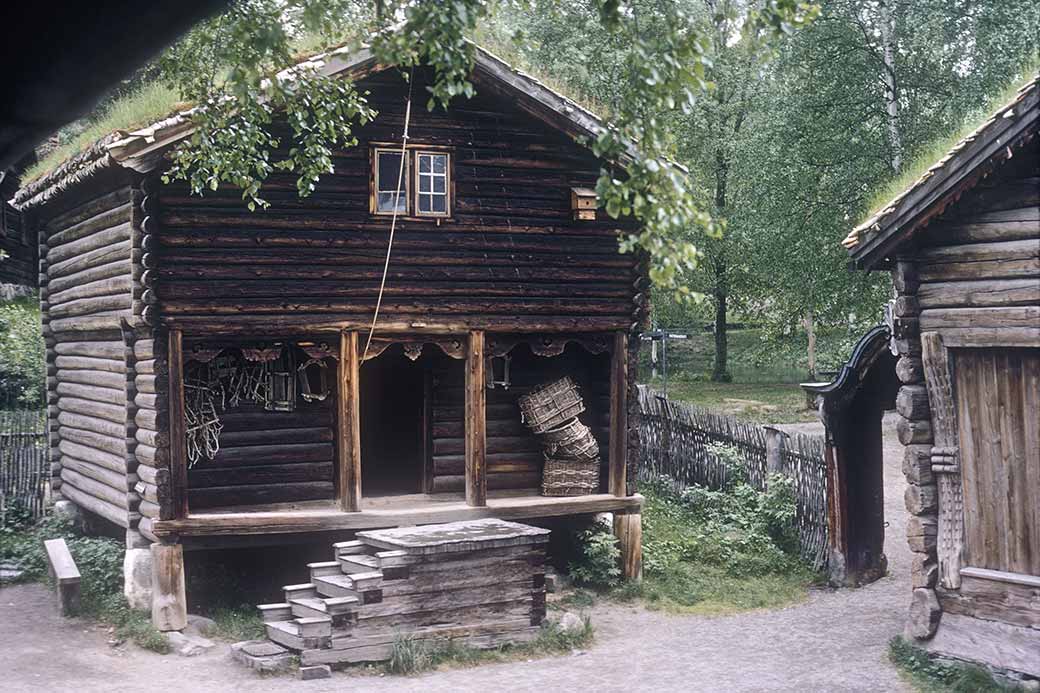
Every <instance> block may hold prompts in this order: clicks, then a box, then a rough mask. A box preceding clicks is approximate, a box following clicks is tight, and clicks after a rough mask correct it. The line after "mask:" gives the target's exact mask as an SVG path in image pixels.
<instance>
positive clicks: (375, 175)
mask: <svg viewBox="0 0 1040 693" xmlns="http://www.w3.org/2000/svg"><path fill="white" fill-rule="evenodd" d="M380 154H397V155H400V154H401V148H400V147H397V148H396V149H395V148H394V147H392V146H380V145H376V146H373V147H372V149H371V155H370V156H371V166H370V170H371V171H372V175H371V176H370V178H369V195H368V198H369V211H370V212H371V213H372V214H374V215H377V216H381V217H389V216H393V214H394V210H392V209H391V210H387V211H382V210H380V209H379V193H380V190H379V155H380ZM410 154H411V152H410V151H406V152H405V156H404V175H403V176H402V177H401V185H402V186H403V190H401V196H402V197H403V198H404V209H403V210H398V212H397V215H398V216H408V213H409V211H410V210H409V205H410V204H411V201H410V197H411V196H410V195H409V180H410V177H411V172H410V166H411V156H410ZM386 192H393V191H386Z"/></svg>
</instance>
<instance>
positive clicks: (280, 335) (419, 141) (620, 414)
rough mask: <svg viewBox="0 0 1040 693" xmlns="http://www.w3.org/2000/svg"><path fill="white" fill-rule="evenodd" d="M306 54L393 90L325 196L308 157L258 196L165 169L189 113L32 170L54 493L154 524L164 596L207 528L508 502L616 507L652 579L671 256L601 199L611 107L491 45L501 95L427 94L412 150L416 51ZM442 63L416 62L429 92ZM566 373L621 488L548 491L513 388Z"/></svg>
mask: <svg viewBox="0 0 1040 693" xmlns="http://www.w3.org/2000/svg"><path fill="white" fill-rule="evenodd" d="M310 63H311V65H312V66H314V67H315V68H316V69H318V70H320V71H321V72H322V73H323V74H325V75H328V76H334V77H342V78H344V79H352V80H354V81H355V83H356V85H357V88H358V90H359V92H361V93H365V92H368V94H369V95H368V100H369V103H370V105H372V106H373V107H374V108H375V109H377V110H378V116H377V117H376V118H375V120H374V121H372V122H370V123H368V124H365V125H364V126H362V127H358V128H357V129H356V130H355V133H356V135H357V137H358V144H357V146H355V147H351V148H349V149H344V150H342V151H337V152H335V156H334V165H335V170H334V172H332V173H330V174H328V175H325V176H323V177H322V179H321V182H320V183H319V184H318V186H317V188H316V190H314V192H313V194H311V195H310V196H309V197H305V198H301V197H299V196H298V194H297V192H296V182H295V178H293V177H292V176H289V175H286V174H275V175H273V176H272V177H271V178H270V179H269V180H268V181H267V182H266V184H265V186H264V189H263V195H264V197H265V198H266V199H267V200H269V201H270V203H271V205H270V208H268V209H265V210H259V211H256V212H250V211H248V210H247V209H246V207H245V205H244V203H243V201H242V199H241V194H240V191H238V190H230V189H223V188H222V189H220V190H218V191H215V192H212V193H207V194H206V195H205V196H202V197H199V196H194V195H192V194H190V191H189V189H188V188H187V187H186V185H185V184H183V183H178V182H173V183H170V184H164V183H163V182H162V174H163V171H164V170H165V167H166V166H167V165H168V158H167V157H166V154H167V153H168V152H170V150H171V149H172V148H173V147H175V146H176V145H177V143H178V142H181V141H182V140H183V139H184V138H186V137H188V136H190V134H191V132H192V125H191V119H190V114H187V113H181V114H176V115H174V116H172V117H170V118H168V119H166V120H163V121H160V122H158V123H156V124H154V125H153V126H151V127H149V128H145V129H142V130H139V131H134V132H118V133H114V134H112V135H110V136H108V137H106V138H104V139H102V140H100V141H98V142H97V143H95V144H94V145H93V146H91V147H90V148H89V149H87V150H86V151H83V152H82V153H80V154H78V155H77V156H75V157H73V158H71V159H69V160H68V161H66V162H65V163H63V164H61V165H60V166H58V167H57V168H56V169H54V170H53V171H52V172H50V173H48V174H47V175H45V176H44V177H42V178H40V179H38V180H36V181H33V182H32V183H30V184H28V185H26V186H25V187H23V188H22V189H21V190H20V191H19V192H18V193H17V195H16V196H15V203H16V204H17V205H18V206H19V208H20V209H21V211H22V213H23V214H25V215H26V218H27V220H28V221H29V223H30V224H32V225H33V227H34V228H36V229H38V230H39V252H40V280H41V287H40V299H41V304H42V307H43V314H44V318H43V321H44V333H45V340H46V347H47V348H46V355H47V369H48V370H47V373H48V421H49V432H50V437H49V447H50V454H51V461H52V462H51V464H52V476H53V488H54V491H55V493H56V495H57V496H59V497H61V498H63V499H65V500H67V501H70V502H71V503H73V504H75V505H77V506H79V507H80V508H81V509H82V510H83V511H85V512H87V513H90V514H91V515H92V516H96V517H100V518H103V519H104V520H105V521H107V522H108V523H110V524H111V525H115V526H118V527H119V528H122V530H125V532H126V536H127V544H128V547H135V548H145V547H148V548H150V550H151V553H152V555H153V556H155V557H156V560H159V561H161V562H163V568H162V571H158V570H157V571H156V572H155V575H156V576H157V578H156V585H155V588H156V594H155V596H154V600H155V601H156V602H158V601H159V600H165V601H163V604H167V603H168V602H169V601H170V600H173V601H174V602H177V601H178V600H180V601H181V602H182V601H183V595H180V596H178V592H179V591H182V590H183V586H181V587H179V588H178V587H177V585H178V584H180V585H183V579H182V578H181V579H180V580H179V579H178V578H177V575H178V574H179V573H180V572H181V571H182V570H183V568H182V566H181V562H182V560H183V559H182V555H183V550H185V549H188V550H190V549H192V548H193V547H195V546H218V545H220V542H221V541H222V540H228V541H229V542H230V541H232V540H234V541H235V542H237V543H236V545H242V543H243V542H244V543H245V544H246V545H249V542H250V541H256V542H260V541H264V542H266V543H270V542H271V540H272V539H281V540H283V541H285V542H292V541H298V540H299V539H300V537H306V536H318V535H321V534H322V533H325V534H330V533H340V534H343V533H346V534H347V535H350V534H351V533H353V532H356V531H358V530H366V529H372V528H386V527H395V526H408V525H420V524H428V523H440V522H449V521H464V520H472V519H476V518H485V517H492V518H499V519H506V520H511V519H539V518H552V517H561V516H572V515H589V514H594V513H601V512H611V513H614V525H615V532H616V533H617V535H618V536H619V538H620V543H621V546H622V553H623V558H624V565H625V567H626V568H625V574H626V575H627V576H628V577H632V578H637V577H638V576H639V573H640V567H639V566H640V551H641V549H640V507H641V503H642V499H641V497H640V496H639V495H638V494H636V493H635V492H634V486H633V481H634V474H633V473H631V472H630V469H629V467H630V465H632V464H633V463H634V461H635V460H636V459H637V458H638V455H637V454H635V451H634V448H635V447H636V446H637V445H638V435H637V433H636V427H635V425H634V423H633V419H634V417H635V416H636V415H637V409H634V407H635V405H636V397H635V395H634V393H635V369H636V363H637V355H638V354H637V352H638V348H639V339H638V337H637V334H638V333H637V330H638V329H639V328H640V327H641V325H643V324H644V323H645V321H646V316H647V312H648V301H647V295H648V292H647V283H648V279H647V276H646V275H647V273H646V266H645V262H644V260H643V259H642V258H641V257H640V256H638V255H636V254H620V253H619V251H618V240H617V239H618V233H619V231H621V230H623V229H629V230H631V229H632V226H631V224H630V223H628V222H625V221H623V220H622V221H618V220H613V219H611V218H609V217H608V216H607V215H605V214H604V213H603V212H602V211H601V210H597V209H595V207H596V204H595V199H594V194H595V193H594V192H591V191H590V188H593V187H594V185H595V182H596V179H597V177H598V175H599V172H600V169H601V167H602V166H605V165H606V164H605V163H604V162H602V161H600V160H598V159H597V158H596V157H595V156H593V154H592V153H591V151H590V150H589V148H588V146H587V145H586V144H583V143H582V142H586V141H587V138H590V137H594V136H595V135H596V134H597V133H599V132H601V129H602V128H603V125H602V124H601V123H600V121H599V120H598V119H597V118H596V117H595V116H594V115H593V114H591V113H590V112H588V111H587V110H585V109H584V108H582V107H581V106H579V105H578V104H576V103H574V102H572V101H570V100H569V99H566V98H564V97H563V96H561V95H560V94H558V93H556V92H554V91H552V90H551V89H549V88H547V87H546V86H545V85H543V84H541V83H540V82H538V81H537V80H535V79H534V78H532V77H530V76H528V75H526V74H524V73H521V72H519V71H517V70H514V69H513V68H511V67H510V66H509V65H507V64H506V63H504V62H503V61H501V60H500V59H498V58H497V57H495V56H494V55H492V54H491V53H489V52H486V51H484V50H482V49H477V51H476V61H475V66H474V69H473V72H472V77H471V79H472V81H473V83H474V85H475V86H476V88H477V91H478V94H477V95H476V96H475V97H474V98H472V99H470V100H466V101H461V100H460V101H457V102H455V103H453V104H452V106H451V108H450V109H447V110H441V111H436V112H433V111H430V112H427V111H426V110H425V109H422V108H413V109H412V110H411V118H410V123H409V125H408V128H409V130H408V138H407V140H406V142H407V144H406V147H405V148H404V149H402V136H403V134H404V132H403V131H404V128H405V113H406V102H407V100H408V94H409V90H408V84H407V82H406V81H405V80H404V79H403V78H402V76H401V74H400V72H399V71H398V70H396V69H393V68H388V67H387V66H385V65H381V64H378V63H377V61H376V60H375V58H374V57H373V56H372V54H371V53H370V52H369V51H368V50H367V49H362V50H360V51H359V52H351V53H347V52H346V51H335V52H332V53H329V54H325V55H321V56H317V57H315V58H312V59H310ZM430 76H431V75H430V74H429V73H427V72H425V71H423V70H418V71H417V72H416V73H415V76H414V89H415V92H416V93H417V94H424V93H425V86H426V84H427V83H428V80H429V78H430ZM423 100H425V97H423ZM402 156H403V161H402ZM401 168H403V171H404V173H403V176H402V178H401V182H400V187H398V180H397V175H398V172H399V169H401ZM590 195H591V197H590ZM395 206H396V235H395V237H394V240H393V246H392V251H391V253H390V261H389V270H388V272H387V274H386V277H385V279H386V286H385V292H384V293H383V297H382V305H381V310H380V313H379V318H378V321H377V322H376V323H375V329H374V332H370V328H371V325H372V324H373V312H374V311H375V310H376V302H377V299H378V297H379V295H380V283H381V279H382V278H383V271H384V269H383V262H384V258H385V256H386V254H387V252H388V248H387V246H388V237H389V230H390V226H391V223H392V218H393V217H394V213H395ZM561 376H569V377H571V378H572V379H573V380H574V381H575V382H577V383H578V385H579V386H580V388H581V392H582V394H583V396H584V400H585V404H586V411H585V413H584V414H583V415H582V420H583V421H584V423H586V424H587V425H588V426H589V427H590V428H591V429H592V431H593V433H594V435H595V437H596V439H597V443H598V445H599V446H600V455H601V460H602V467H601V474H600V487H599V489H598V492H595V493H591V494H588V495H583V496H580V497H543V496H541V495H539V492H538V486H539V481H540V468H541V465H542V461H543V457H542V451H541V448H540V447H539V446H538V444H537V440H536V439H535V438H534V436H533V435H532V434H531V433H530V432H529V431H528V430H527V429H526V428H525V426H524V425H523V423H522V421H521V417H520V411H519V409H518V407H517V398H518V397H519V396H520V395H522V394H524V393H526V392H529V391H530V390H531V389H532V388H533V387H535V386H537V385H539V384H541V383H544V382H547V381H551V380H553V379H555V378H559V377H561ZM170 585H172V587H171V586H170ZM163 608H166V607H165V606H164V607H163Z"/></svg>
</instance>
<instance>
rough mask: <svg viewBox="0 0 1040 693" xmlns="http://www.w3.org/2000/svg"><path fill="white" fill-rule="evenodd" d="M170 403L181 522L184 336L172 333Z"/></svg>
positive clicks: (184, 502)
mask: <svg viewBox="0 0 1040 693" xmlns="http://www.w3.org/2000/svg"><path fill="white" fill-rule="evenodd" d="M168 347H169V349H168V358H169V362H170V363H169V373H170V375H169V377H170V388H169V393H170V394H169V402H170V476H171V479H172V481H173V493H172V496H173V509H174V513H175V515H176V517H177V518H178V519H180V518H184V517H187V516H188V460H187V458H186V456H185V451H184V437H185V431H184V334H183V333H182V332H181V331H180V330H170V333H169V337H168Z"/></svg>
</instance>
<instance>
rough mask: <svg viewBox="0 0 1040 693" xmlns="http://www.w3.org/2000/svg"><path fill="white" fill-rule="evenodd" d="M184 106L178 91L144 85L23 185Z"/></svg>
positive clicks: (56, 151)
mask: <svg viewBox="0 0 1040 693" xmlns="http://www.w3.org/2000/svg"><path fill="white" fill-rule="evenodd" d="M184 106H185V104H182V103H180V97H179V95H178V93H177V90H176V89H171V88H170V87H167V86H166V85H164V84H160V83H157V82H152V83H150V84H145V85H143V86H142V87H141V88H140V89H138V90H137V91H135V92H133V93H131V94H129V95H127V96H126V97H124V98H120V99H116V100H115V101H113V102H112V104H111V105H110V106H109V107H108V109H107V110H105V111H104V112H103V113H100V114H98V115H97V116H96V117H95V118H93V119H92V120H90V121H89V122H88V123H87V125H86V127H85V128H84V129H83V130H81V131H80V132H79V133H77V134H76V135H73V136H71V137H69V138H68V139H67V140H66V141H64V142H62V143H61V144H59V145H58V147H56V148H55V149H54V150H53V151H51V153H50V154H48V155H47V156H45V157H44V158H42V159H40V161H38V162H37V163H35V164H34V165H32V166H30V167H29V168H28V169H26V171H25V173H24V174H23V175H22V185H25V184H27V183H30V182H32V181H34V180H36V179H37V178H41V177H42V176H44V175H45V174H47V173H49V172H50V171H51V169H53V168H55V167H57V166H58V165H60V164H61V163H62V162H63V161H65V160H66V159H68V158H70V157H73V156H75V155H76V154H79V153H80V152H82V151H84V150H85V149H87V148H88V147H90V146H91V145H92V144H94V143H95V142H97V141H98V140H99V139H101V138H102V137H105V136H106V135H109V134H111V133H113V132H115V131H116V130H133V129H136V128H140V127H144V126H146V125H150V124H152V123H154V122H155V121H157V120H159V119H161V118H163V117H165V116H168V115H170V114H171V113H173V112H174V111H176V110H178V107H184Z"/></svg>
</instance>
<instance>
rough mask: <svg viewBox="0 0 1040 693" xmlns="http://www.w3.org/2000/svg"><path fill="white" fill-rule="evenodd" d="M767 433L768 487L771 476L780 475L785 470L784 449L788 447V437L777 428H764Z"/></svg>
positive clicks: (766, 480)
mask: <svg viewBox="0 0 1040 693" xmlns="http://www.w3.org/2000/svg"><path fill="white" fill-rule="evenodd" d="M762 429H763V430H764V431H765V432H766V478H765V479H764V481H765V482H766V485H768V483H769V475H771V474H779V473H780V472H781V471H782V470H783V468H784V449H785V448H786V447H787V439H788V437H789V436H788V435H787V434H786V433H784V432H783V431H781V430H780V429H779V428H777V427H776V426H763V427H762Z"/></svg>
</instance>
